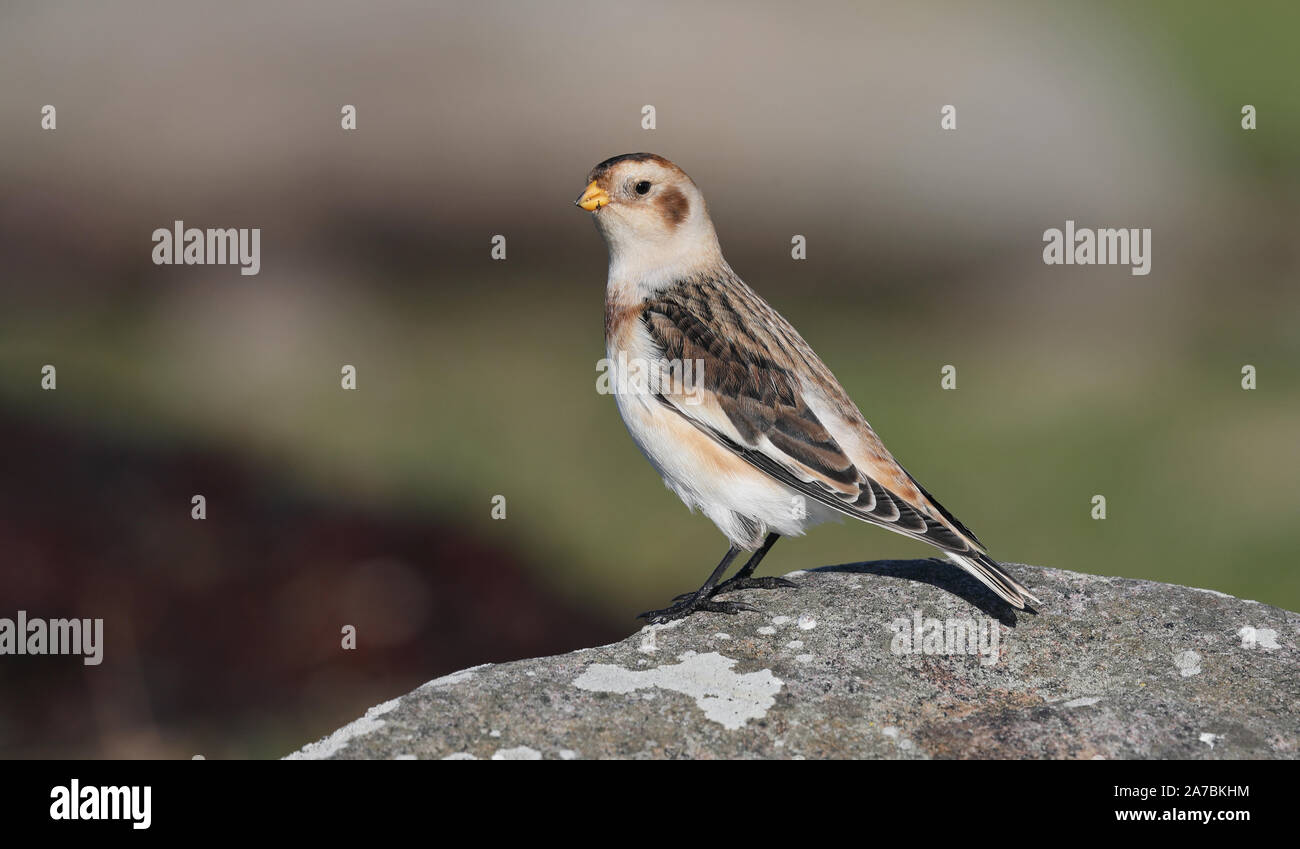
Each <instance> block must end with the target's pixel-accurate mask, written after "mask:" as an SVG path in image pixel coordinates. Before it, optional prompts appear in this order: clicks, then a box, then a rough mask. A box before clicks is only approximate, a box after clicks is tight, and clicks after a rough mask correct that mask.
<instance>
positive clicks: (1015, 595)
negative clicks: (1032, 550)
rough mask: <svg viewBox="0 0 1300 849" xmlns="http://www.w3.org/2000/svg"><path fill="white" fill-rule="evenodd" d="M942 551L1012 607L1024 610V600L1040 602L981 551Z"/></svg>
mask: <svg viewBox="0 0 1300 849" xmlns="http://www.w3.org/2000/svg"><path fill="white" fill-rule="evenodd" d="M944 553H945V554H947V555H948V559H949V560H951V561H952V562H954V563H956V564H957V565H958V566H960V567H961V568H963V569H965V570H966V571H967V572H970V573H971V574H972V575H974V576H975V577H976V578H978V579H979V580H980V583H982V584H984V586H986V587H988V588H989V589H991V590H993V592H995V593H997V595H998V597H999V598H1001V599H1003V600H1004V601H1006V603H1007V604H1010V605H1011V606H1012V607H1016V608H1019V609H1021V610H1024V608H1025V602H1026V601H1032V602H1034V603H1035V604H1042V602H1041V601H1039V600H1038V599H1037V598H1034V594H1033V593H1031V592H1030V591H1029V590H1028V589H1026V588H1025V586H1024V585H1023V584H1021V583H1020V582H1019V581H1017V580H1016V579H1015V578H1013V577H1011V576H1010V575H1009V574H1007V571H1006V570H1005V569H1003V568H1002V566H1001V564H999V563H998V562H997V561H996V560H994V559H993V558H992V557H989V556H988V555H987V554H985V553H983V552H982V551H975V550H971V551H968V552H963V553H962V554H956V553H954V552H951V551H947V552H944Z"/></svg>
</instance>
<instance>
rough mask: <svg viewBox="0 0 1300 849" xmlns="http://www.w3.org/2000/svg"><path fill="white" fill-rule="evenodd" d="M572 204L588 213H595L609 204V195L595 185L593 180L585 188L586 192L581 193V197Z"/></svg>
mask: <svg viewBox="0 0 1300 849" xmlns="http://www.w3.org/2000/svg"><path fill="white" fill-rule="evenodd" d="M574 203H575V204H577V205H578V206H580V207H582V208H583V209H585V210H587V211H588V212H595V211H596V210H597V209H600V208H601V207H602V206H604V205H605V204H607V203H609V195H608V194H607V193H606V192H605V190H604V189H602V188H601V187H600V186H598V185H596V181H595V180H592V181H591V185H590V186H587V190H586V191H585V192H583V193H582V197H580V198H578V199H577V200H575V201H574Z"/></svg>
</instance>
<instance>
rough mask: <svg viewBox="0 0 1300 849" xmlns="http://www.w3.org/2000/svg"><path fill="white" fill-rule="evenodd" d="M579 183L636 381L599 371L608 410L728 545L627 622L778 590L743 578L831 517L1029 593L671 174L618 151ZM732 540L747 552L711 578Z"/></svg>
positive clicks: (613, 349) (624, 359)
mask: <svg viewBox="0 0 1300 849" xmlns="http://www.w3.org/2000/svg"><path fill="white" fill-rule="evenodd" d="M587 179H588V181H589V183H590V184H589V185H588V186H587V188H586V191H584V192H583V193H582V196H581V197H580V198H578V200H577V201H576V203H577V205H578V206H579V207H581V208H582V209H585V210H587V211H589V212H591V213H592V215H593V217H594V219H595V222H596V228H597V229H598V230H599V231H600V234H601V236H603V237H604V239H605V243H606V245H607V246H608V247H609V279H608V281H607V284H606V290H605V345H606V349H607V356H608V357H609V362H618V363H620V364H626V363H633V364H634V365H640V366H642V367H643V368H642V372H641V373H642V374H643V375H644V373H645V372H646V371H648V372H649V373H650V376H651V378H652V379H651V380H648V381H641V382H639V383H638V382H637V381H634V380H632V379H631V378H630V376H629V370H628V369H627V368H619V369H617V370H616V371H615V376H614V378H613V381H612V383H613V385H612V387H611V388H612V390H613V394H614V397H615V399H616V400H617V403H618V410H619V413H620V414H621V415H622V417H623V421H624V423H626V425H627V429H628V432H629V433H631V435H632V439H633V440H635V442H636V444H637V446H638V447H639V448H640V449H641V453H643V454H644V455H645V456H646V459H648V460H649V461H650V463H651V464H652V465H653V466H654V467H655V469H656V470H657V471H658V472H659V474H660V475H661V476H663V479H664V482H665V483H667V485H668V487H669V488H670V489H672V490H673V491H674V492H676V493H677V495H678V496H679V497H680V498H681V499H682V501H684V502H686V505H687V506H688V507H690V508H691V509H692V510H696V509H698V510H700V512H702V513H703V514H704V515H706V516H708V517H709V518H710V519H712V520H713V522H714V523H715V524H716V525H717V526H718V528H719V530H721V531H722V533H723V534H724V535H726V537H727V539H728V540H729V541H730V542H731V547H730V548H729V549H728V550H727V554H726V556H725V557H723V558H722V562H721V563H719V564H718V566H717V568H716V569H714V570H713V573H712V574H711V575H710V576H709V579H708V580H707V581H705V582H704V585H703V586H702V587H700V588H699V589H698V590H696V591H695V592H693V593H687V594H686V595H683V596H679V597H678V598H677V599H675V602H676V603H675V604H673V605H671V606H669V607H667V608H664V609H663V610H652V611H649V612H647V613H643V614H641V617H642V618H645V619H648V620H650V621H651V622H667V621H670V620H673V619H678V618H681V617H683V616H686V615H688V614H690V613H692V612H694V611H697V610H703V611H713V612H718V613H738V612H740V611H741V610H754V609H756V608H754V607H751V606H750V605H746V604H742V603H739V602H734V601H717V600H715V597H716V596H717V595H719V594H721V593H725V592H729V591H732V590H738V589H746V588H751V587H761V588H768V589H773V588H777V587H785V586H793V584H792V583H791V582H790V581H786V580H784V579H782V578H754V577H752V575H753V573H754V570H755V569H756V568H757V567H758V564H759V562H760V561H761V560H762V559H763V556H764V555H765V554H767V552H768V551H770V550H771V548H772V546H773V544H775V542H776V540H777V539H778V538H779V537H781V536H798V535H801V534H802V533H803V532H804V531H805V530H806V529H807V528H809V527H811V526H813V525H816V524H819V523H821V522H824V521H827V520H830V519H833V518H837V517H841V516H851V517H853V518H855V519H861V520H862V521H864V522H870V523H872V524H875V525H880V526H881V527H884V528H888V529H889V530H891V531H896V532H898V533H900V534H904V535H906V536H909V537H912V538H913V539H918V540H921V541H922V542H927V543H929V544H930V545H933V546H935V547H936V548H938V549H940V550H942V551H943V552H944V553H945V554H946V555H947V556H948V557H949V558H950V559H951V560H953V561H954V562H955V563H956V564H957V565H958V566H960V567H961V568H963V569H965V570H966V571H967V572H970V573H971V574H972V575H974V576H975V577H976V578H978V579H979V580H980V581H982V582H983V583H984V584H985V585H986V586H987V587H988V588H989V589H991V590H992V591H993V592H994V593H996V594H997V595H998V596H999V597H1000V598H1002V599H1004V600H1005V601H1006V602H1008V603H1009V604H1011V605H1013V606H1015V607H1017V608H1023V607H1024V606H1025V602H1026V600H1032V601H1035V602H1037V601H1038V599H1036V598H1034V597H1033V595H1031V594H1030V592H1029V590H1027V589H1025V587H1023V586H1022V585H1021V584H1020V583H1019V582H1017V581H1016V580H1015V579H1014V578H1013V577H1011V576H1010V575H1009V574H1007V572H1006V571H1005V570H1004V569H1003V568H1002V567H1001V566H1000V565H999V564H998V563H997V561H995V560H993V559H992V558H991V557H989V555H988V554H987V553H986V552H985V550H984V547H983V545H982V544H981V543H980V542H979V540H978V539H976V537H975V535H974V534H973V533H971V531H970V529H968V528H967V527H966V526H965V525H963V524H962V523H961V522H959V521H957V518H956V517H955V516H953V515H952V514H951V513H949V512H948V511H947V510H945V509H944V508H943V507H942V506H941V505H940V504H939V502H937V501H935V500H934V498H933V497H932V496H931V495H930V493H928V492H926V491H925V489H924V488H923V487H922V486H921V485H920V483H918V482H917V481H916V479H915V478H913V477H912V476H911V475H910V474H908V473H907V471H906V470H905V469H904V468H903V467H902V466H900V465H899V464H898V462H897V461H896V460H895V459H894V458H893V456H891V455H890V453H889V451H888V450H886V448H885V446H884V444H883V443H882V442H881V441H880V438H879V437H878V436H876V433H875V431H874V430H872V429H871V425H869V424H867V421H866V419H865V418H863V416H862V413H861V412H860V411H859V410H858V408H857V406H856V405H855V404H854V403H853V401H852V400H851V399H850V398H849V396H848V394H847V393H846V392H845V391H844V389H843V388H842V387H841V386H840V384H839V382H838V381H836V379H835V377H834V375H832V374H831V372H830V369H828V368H827V367H826V366H825V365H824V364H823V363H822V361H821V360H820V359H818V357H817V355H816V354H815V353H814V352H813V350H812V348H811V347H809V346H808V343H807V342H805V341H804V340H803V337H801V336H800V335H799V334H798V332H796V331H795V329H794V328H793V327H792V326H791V325H790V323H789V322H788V321H786V320H785V319H784V318H783V317H782V316H781V314H780V313H778V312H777V311H776V310H775V309H773V308H772V307H771V306H769V305H768V303H767V302H766V301H764V300H763V299H762V298H760V297H759V296H758V295H757V294H756V293H755V292H754V290H753V289H751V288H749V286H747V285H745V282H744V281H743V280H741V279H740V277H739V276H738V275H737V274H736V272H734V271H732V270H731V267H730V266H729V265H727V261H726V260H725V259H723V257H722V249H721V248H720V247H719V246H718V237H717V234H716V233H714V230H713V222H712V221H710V220H709V212H708V209H707V207H706V206H705V205H704V196H703V195H702V194H700V190H699V189H698V188H697V187H696V185H695V183H694V181H692V180H691V178H690V177H688V176H687V175H686V173H685V172H684V171H682V170H681V169H680V168H678V167H677V166H676V165H674V164H673V163H671V162H669V161H668V160H667V159H664V158H663V157H661V156H655V155H654V154H650V153H630V154H625V155H623V156H616V157H614V158H613V159H607V160H605V161H604V162H602V163H600V164H599V165H597V166H596V167H595V168H594V169H592V171H591V173H590V174H589V175H588V177H587ZM692 363H695V364H698V365H699V369H698V371H696V370H695V369H692V368H691V364H692ZM635 370H636V369H635V368H634V369H633V371H635ZM692 375H694V383H695V384H696V385H691V383H692V381H691V380H690V379H689V378H691V376H692ZM741 551H753V552H754V554H753V555H752V556H751V557H750V559H749V561H748V562H747V563H746V564H745V565H744V566H743V567H742V568H741V569H740V571H739V572H737V573H736V575H735V576H734V577H733V578H731V579H730V580H727V581H722V582H720V581H721V578H722V576H723V574H724V573H725V572H726V570H727V568H728V566H730V564H731V562H732V560H734V559H735V558H736V556H737V555H738V554H739V553H740V552H741Z"/></svg>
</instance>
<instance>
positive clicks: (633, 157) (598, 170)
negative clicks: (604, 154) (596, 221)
mask: <svg viewBox="0 0 1300 849" xmlns="http://www.w3.org/2000/svg"><path fill="white" fill-rule="evenodd" d="M620 162H654V163H656V164H658V165H662V166H664V167H665V168H671V169H673V170H674V171H677V170H680V169H678V167H677V166H676V165H674V164H672V163H671V162H669V161H668V160H667V159H664V158H663V157H662V156H659V155H658V154H655V153H624V154H622V155H620V156H611V157H610V158H609V159H606V160H605V161H604V162H602V163H600V164H599V165H597V166H596V167H595V168H592V169H591V173H590V174H588V175H587V182H589V183H590V182H591V181H593V180H599V179H601V178H602V177H604V176H605V175H606V174H607V173H609V170H610V169H611V168H613V167H614V166H615V165H617V164H619V163H620Z"/></svg>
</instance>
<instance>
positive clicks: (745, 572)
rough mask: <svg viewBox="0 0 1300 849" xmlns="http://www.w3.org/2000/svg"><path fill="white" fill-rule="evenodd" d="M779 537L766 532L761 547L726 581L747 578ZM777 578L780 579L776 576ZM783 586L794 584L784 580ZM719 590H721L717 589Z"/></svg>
mask: <svg viewBox="0 0 1300 849" xmlns="http://www.w3.org/2000/svg"><path fill="white" fill-rule="evenodd" d="M780 538H781V535H780V534H768V535H767V539H765V540H763V547H762V548H760V549H759V550H758V551H755V552H754V553H753V554H752V555H751V556H750V558H749V562H748V563H746V564H745V565H744V566H741V567H740V571H739V572H737V573H736V574H735V577H733V578H732V579H731V580H730V581H727V583H728V584H731V583H735V582H736V581H743V580H745V579H746V578H748V577H749V576H750V575H752V574H754V570H755V569H757V568H758V564H759V563H762V562H763V558H764V557H766V556H767V553H768V552H769V551H771V550H772V546H774V545H776V541H777V540H779V539H780ZM777 580H780V579H779V578H778V579H777ZM785 586H794V584H791V583H790V582H789V581H786V582H785ZM719 592H722V590H719Z"/></svg>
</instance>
